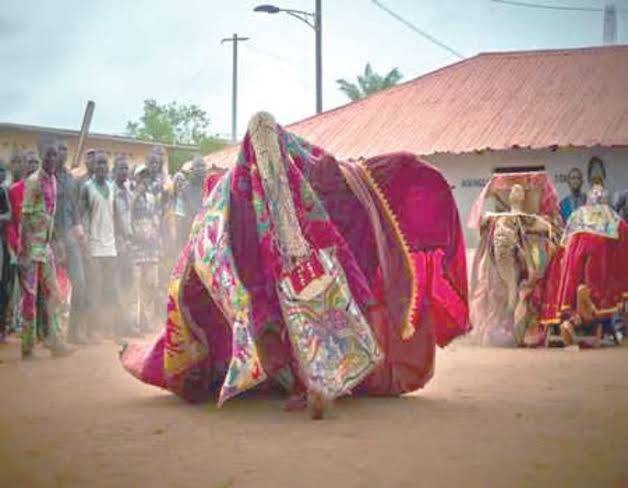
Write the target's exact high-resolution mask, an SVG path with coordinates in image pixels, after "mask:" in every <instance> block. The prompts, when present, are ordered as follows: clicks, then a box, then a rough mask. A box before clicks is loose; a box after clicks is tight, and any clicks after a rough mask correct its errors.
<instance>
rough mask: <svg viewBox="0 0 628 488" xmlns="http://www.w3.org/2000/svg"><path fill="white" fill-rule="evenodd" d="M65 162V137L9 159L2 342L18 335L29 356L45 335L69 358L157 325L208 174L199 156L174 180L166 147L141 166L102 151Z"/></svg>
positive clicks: (2, 175)
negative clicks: (78, 164) (73, 165)
mask: <svg viewBox="0 0 628 488" xmlns="http://www.w3.org/2000/svg"><path fill="white" fill-rule="evenodd" d="M67 160H68V146H67V145H66V143H65V142H64V141H62V140H52V139H42V140H41V141H40V143H39V144H38V147H37V150H28V151H24V152H17V153H15V154H14V155H13V156H12V158H11V160H10V161H9V164H8V165H7V163H6V162H4V161H0V235H1V237H2V247H1V249H0V273H1V275H0V343H3V342H6V340H7V336H8V335H9V334H11V333H15V334H16V335H19V336H20V338H21V349H22V358H23V359H28V358H31V357H33V347H34V345H35V343H36V342H37V341H38V340H41V341H42V342H43V344H44V345H45V347H47V348H48V349H49V350H50V351H51V353H52V355H54V356H65V355H69V354H71V353H72V352H74V351H75V350H76V347H75V346H76V345H84V344H90V343H98V342H100V341H101V340H102V339H121V338H123V337H137V336H141V335H143V334H146V333H148V332H150V331H151V330H153V329H154V327H156V326H157V325H158V324H160V319H161V316H162V315H164V314H165V310H163V311H162V310H161V308H163V300H160V299H159V298H161V297H160V295H159V290H160V289H162V290H163V289H164V288H165V286H164V287H160V284H164V283H166V282H167V279H168V275H169V273H170V270H171V267H172V264H173V263H174V258H175V257H176V255H177V253H178V252H179V248H180V246H181V245H182V243H183V242H184V241H185V238H186V236H187V234H188V233H189V230H190V227H191V225H192V220H193V217H194V215H195V214H196V212H197V210H198V208H199V207H200V205H201V202H202V198H203V192H204V189H205V180H206V177H207V168H206V165H205V162H204V160H203V159H202V158H201V157H200V156H197V157H195V158H194V160H193V161H192V162H191V163H186V165H184V166H183V168H182V170H181V171H179V172H178V173H177V174H175V175H174V177H173V178H171V177H170V176H169V175H168V173H167V171H166V169H165V153H164V151H163V148H161V147H158V146H157V147H154V148H153V149H152V150H151V151H150V153H149V154H148V156H147V157H146V161H145V162H144V163H143V164H136V165H132V164H131V161H129V158H128V156H127V155H125V154H117V155H114V157H113V158H112V157H111V155H110V154H108V153H107V152H106V151H104V150H101V149H89V150H87V151H86V152H85V154H84V168H78V173H77V172H76V170H75V171H72V170H71V169H70V168H68V164H67ZM81 173H82V174H81ZM158 297H159V298H158Z"/></svg>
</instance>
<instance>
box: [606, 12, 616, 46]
mask: <svg viewBox="0 0 628 488" xmlns="http://www.w3.org/2000/svg"><path fill="white" fill-rule="evenodd" d="M616 43H617V7H616V6H615V2H608V3H607V4H606V6H605V7H604V44H616Z"/></svg>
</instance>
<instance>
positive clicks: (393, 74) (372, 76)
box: [336, 63, 403, 102]
mask: <svg viewBox="0 0 628 488" xmlns="http://www.w3.org/2000/svg"><path fill="white" fill-rule="evenodd" d="M402 77H403V75H402V74H401V73H400V72H399V69H398V68H395V69H393V70H391V71H390V72H389V73H388V74H387V75H385V76H382V75H380V74H378V73H376V72H375V71H373V68H371V63H366V67H365V68H364V73H363V74H362V75H358V77H357V83H352V82H350V81H347V80H345V79H339V80H336V83H337V84H338V88H339V89H340V91H341V92H343V93H344V94H345V95H347V96H348V97H349V98H350V99H351V100H352V101H354V102H355V101H356V100H359V99H361V98H364V97H366V96H368V95H370V94H371V93H375V92H378V91H380V90H384V89H386V88H389V87H391V86H393V85H396V84H397V83H398V82H399V80H401V78H402Z"/></svg>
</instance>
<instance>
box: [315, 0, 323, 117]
mask: <svg viewBox="0 0 628 488" xmlns="http://www.w3.org/2000/svg"><path fill="white" fill-rule="evenodd" d="M322 18H323V17H322V15H321V0H316V10H315V11H314V30H315V31H316V113H317V114H320V113H321V112H322V111H323V53H322V51H323V24H322Z"/></svg>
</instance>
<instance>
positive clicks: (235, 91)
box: [220, 34, 249, 142]
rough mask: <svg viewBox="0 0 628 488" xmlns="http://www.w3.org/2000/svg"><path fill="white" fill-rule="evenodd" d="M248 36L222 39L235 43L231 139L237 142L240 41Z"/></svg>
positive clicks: (236, 35)
mask: <svg viewBox="0 0 628 488" xmlns="http://www.w3.org/2000/svg"><path fill="white" fill-rule="evenodd" d="M248 40H249V38H248V37H238V34H233V37H226V38H224V39H222V40H221V41H220V44H222V43H223V42H232V43H233V79H232V85H231V90H232V93H231V141H232V142H236V141H237V139H238V132H237V130H238V120H237V118H238V42H240V41H248Z"/></svg>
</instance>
